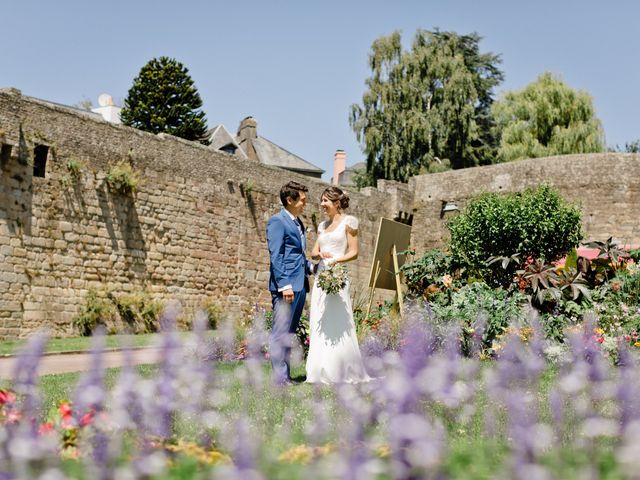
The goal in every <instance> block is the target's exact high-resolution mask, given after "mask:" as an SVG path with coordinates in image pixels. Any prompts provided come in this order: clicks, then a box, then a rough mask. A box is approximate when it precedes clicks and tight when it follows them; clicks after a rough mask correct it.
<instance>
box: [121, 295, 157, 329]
mask: <svg viewBox="0 0 640 480" xmlns="http://www.w3.org/2000/svg"><path fill="white" fill-rule="evenodd" d="M110 298H111V300H112V301H113V303H114V304H115V306H116V308H117V309H118V313H119V314H120V318H121V320H122V321H123V322H124V324H125V325H126V326H127V327H128V328H129V329H131V330H132V332H133V333H152V332H157V331H158V327H159V318H160V313H161V312H162V310H163V308H164V305H163V303H162V302H160V301H158V300H154V299H153V298H152V297H151V295H150V294H149V293H148V292H145V291H142V292H135V293H131V294H128V295H121V296H120V297H115V296H113V295H111V296H110Z"/></svg>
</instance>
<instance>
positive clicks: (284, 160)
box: [253, 137, 324, 175]
mask: <svg viewBox="0 0 640 480" xmlns="http://www.w3.org/2000/svg"><path fill="white" fill-rule="evenodd" d="M253 148H255V150H256V154H257V155H258V158H259V159H260V163H264V164H265V165H273V166H275V167H281V168H286V169H288V170H296V171H299V172H310V173H318V174H320V175H322V174H323V173H324V170H323V169H321V168H319V167H316V166H315V165H313V164H312V163H309V162H307V161H306V160H303V159H302V158H300V157H298V156H297V155H294V154H293V153H291V152H289V151H288V150H286V149H284V148H282V147H281V146H279V145H277V144H275V143H273V142H272V141H270V140H267V139H266V138H264V137H256V138H255V139H253Z"/></svg>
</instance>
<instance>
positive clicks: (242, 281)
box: [0, 89, 640, 339]
mask: <svg viewBox="0 0 640 480" xmlns="http://www.w3.org/2000/svg"><path fill="white" fill-rule="evenodd" d="M0 144H1V145H0V147H1V148H2V149H1V151H0V339H2V338H15V337H20V336H25V335H26V334H28V333H30V332H32V331H33V330H35V329H37V328H40V327H46V328H49V329H50V330H51V331H52V332H53V333H54V334H56V335H69V334H71V333H73V328H72V320H73V318H74V317H75V316H76V315H77V313H78V312H79V311H80V309H81V306H82V305H83V303H84V300H85V297H86V294H87V292H88V291H89V289H109V290H110V291H112V293H113V294H114V295H116V296H117V295H123V294H127V293H132V292H137V291H141V290H146V291H148V292H149V293H150V294H151V295H152V296H153V297H155V298H157V299H160V300H162V301H169V300H177V301H179V302H180V303H181V305H182V307H183V309H184V312H185V316H189V315H190V314H192V313H193V311H194V310H195V309H197V308H199V307H200V306H201V305H202V303H203V302H205V301H210V302H216V303H218V304H219V305H220V306H221V307H223V309H224V310H225V311H226V312H227V313H228V314H230V315H234V316H237V315H244V314H245V313H247V312H248V311H250V309H251V308H252V307H253V305H255V304H256V303H258V304H261V305H263V306H267V305H268V304H269V303H270V297H269V294H268V292H267V290H266V288H267V279H268V265H269V259H268V252H267V248H266V240H265V226H266V221H267V219H268V218H269V216H270V215H272V214H273V213H276V212H277V211H278V210H279V209H280V200H279V198H278V191H279V189H280V186H281V185H282V184H283V183H285V182H286V181H288V180H297V181H300V182H302V183H305V184H306V185H308V186H309V188H310V193H309V197H310V202H309V204H308V206H307V209H306V212H305V216H304V220H305V223H306V225H307V226H308V227H309V228H310V234H309V243H312V242H313V241H315V234H314V233H313V232H314V231H315V226H316V225H317V223H318V222H319V221H320V220H321V218H320V212H319V208H318V207H319V196H320V193H321V192H322V190H323V189H324V188H325V187H326V186H327V184H325V183H323V182H321V181H319V180H314V179H309V178H308V177H303V176H301V175H296V174H293V173H290V172H286V171H283V170H280V169H278V168H273V167H267V166H264V165H261V164H256V163H255V162H251V161H248V160H243V159H241V158H238V157H235V156H230V155H226V154H224V153H221V152H218V151H215V150H212V149H209V148H207V147H205V146H202V145H199V144H196V143H193V142H187V141H184V140H181V139H178V138H175V137H171V136H165V135H151V134H148V133H145V132H141V131H139V130H135V129H132V128H128V127H124V126H119V125H113V124H110V123H107V122H104V121H102V120H99V119H96V118H95V116H93V115H91V114H87V113H83V112H81V111H78V110H76V109H71V108H68V107H63V106H58V105H55V104H51V103H48V102H43V101H40V100H37V99H33V98H29V97H24V96H22V95H21V94H20V92H19V91H17V90H12V89H9V90H0ZM43 154H44V155H43ZM43 157H45V158H46V166H45V167H44V170H43V172H44V177H38V176H34V173H36V174H38V173H41V172H40V170H41V167H42V165H41V163H40V161H39V160H41V159H42V158H43ZM69 162H71V163H73V164H76V165H80V169H79V176H78V178H75V177H74V176H73V175H72V172H71V171H70V170H69V168H68V164H69ZM118 162H127V163H131V164H133V166H134V168H135V169H136V171H138V172H139V173H140V176H141V179H142V182H141V184H140V186H139V188H138V190H137V192H136V193H135V194H122V193H117V192H114V191H112V189H110V188H109V187H108V185H107V182H106V176H107V174H108V172H109V171H110V169H111V168H112V166H113V165H116V164H117V163H118ZM34 163H35V165H34ZM639 178H640V157H639V156H638V155H631V154H599V155H570V156H563V157H553V158H543V159H535V160H525V161H518V162H512V163H505V164H500V165H492V166H487V167H478V168H472V169H465V170H457V171H449V172H444V173H438V174H431V175H422V176H418V177H414V178H412V179H411V181H410V182H409V183H408V184H399V183H397V182H388V181H381V182H379V184H378V188H377V189H376V188H367V189H363V190H362V191H361V192H360V193H357V192H352V201H351V205H352V208H351V213H352V214H354V215H356V216H357V217H359V218H360V220H361V228H360V250H361V255H360V257H359V258H358V260H357V261H356V262H355V264H354V267H353V268H352V271H353V274H352V276H353V280H354V281H353V286H354V292H353V293H354V296H355V297H356V298H363V296H364V293H365V285H366V283H367V280H368V276H369V268H370V263H371V259H372V256H373V250H374V247H375V240H376V239H375V236H376V234H377V231H378V222H379V218H380V217H381V216H384V217H387V218H395V219H399V220H405V221H411V220H412V221H413V233H412V244H413V246H415V247H416V248H417V249H418V251H423V250H425V249H427V248H432V247H435V246H441V245H443V243H444V241H445V239H446V229H445V222H446V220H447V218H448V217H449V215H451V213H445V214H442V205H443V202H446V201H454V202H456V204H457V206H458V207H459V208H462V207H463V206H464V204H465V203H466V202H467V201H468V200H469V199H470V198H471V197H473V196H475V195H477V194H478V193H480V192H483V191H496V192H513V191H521V190H523V189H525V188H527V187H533V186H537V185H539V184H540V183H542V182H548V183H550V184H552V185H554V186H556V187H557V188H558V189H559V190H560V192H561V194H562V195H563V197H565V198H566V199H567V200H569V201H572V202H575V203H577V204H578V205H580V206H581V208H582V210H583V219H584V224H585V225H584V226H585V231H586V234H587V238H589V239H606V238H608V237H609V236H611V235H613V236H614V237H615V238H617V239H618V240H620V241H622V242H625V243H634V244H638V243H640V228H639V222H638V212H640V192H639V190H640V181H639V180H638V179H639ZM453 214H455V212H454V213H453ZM381 293H382V294H383V295H384V294H385V292H381ZM387 293H388V292H387Z"/></svg>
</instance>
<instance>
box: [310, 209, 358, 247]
mask: <svg viewBox="0 0 640 480" xmlns="http://www.w3.org/2000/svg"><path fill="white" fill-rule="evenodd" d="M328 223H329V220H326V221H324V222H322V223H321V224H320V225H318V246H319V247H320V251H321V252H329V253H330V254H331V255H332V256H333V257H341V256H343V255H344V254H345V253H347V247H348V245H347V232H346V227H347V226H349V228H351V229H353V230H357V229H358V219H357V218H356V217H353V216H351V215H347V216H345V217H344V218H343V219H342V220H341V221H340V223H339V224H338V226H337V227H336V228H335V229H334V230H331V231H330V232H327V231H326V226H327V224H328Z"/></svg>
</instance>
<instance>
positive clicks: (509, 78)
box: [0, 0, 640, 180]
mask: <svg viewBox="0 0 640 480" xmlns="http://www.w3.org/2000/svg"><path fill="white" fill-rule="evenodd" d="M0 12H2V17H1V18H2V22H1V24H2V29H1V30H0V31H1V32H2V33H1V35H2V44H3V47H2V50H3V54H2V61H1V62H0V87H15V88H18V89H20V90H22V92H23V94H25V95H29V96H34V97H38V98H42V99H45V100H51V101H55V102H59V103H63V104H76V103H78V102H79V101H81V100H83V99H90V100H92V101H93V102H94V104H95V103H97V97H98V95H99V94H101V93H103V92H106V93H109V94H111V95H112V96H113V97H114V98H115V99H116V100H120V101H121V100H122V99H123V98H124V97H126V94H127V91H128V89H129V88H130V87H131V83H132V80H133V78H134V77H135V76H136V75H137V74H138V72H139V70H140V68H141V67H142V66H143V65H144V64H145V63H146V62H147V61H148V60H149V59H151V58H153V57H158V56H161V55H167V56H170V57H174V58H176V59H178V60H179V61H181V62H182V63H184V64H185V65H186V66H187V68H188V69H189V71H190V74H191V76H192V77H193V79H194V81H195V83H196V86H197V87H198V90H199V91H200V95H201V96H202V99H203V101H204V107H203V109H204V111H205V112H206V114H207V120H208V124H209V126H210V127H212V126H214V125H217V124H218V123H223V124H224V125H225V126H226V127H227V129H228V130H229V131H231V132H235V131H236V129H237V126H238V124H239V122H240V120H242V119H243V118H244V117H246V116H248V115H253V116H254V117H255V118H256V120H257V121H258V134H259V135H261V136H263V137H266V138H268V139H269V140H271V141H273V142H275V143H277V144H279V145H281V146H282V147H285V148H287V149H288V150H290V151H292V152H293V153H295V154H297V155H299V156H301V157H302V158H304V159H306V160H308V161H310V162H312V163H314V164H316V165H318V166H320V167H322V168H324V169H325V170H327V173H325V175H324V177H323V178H325V179H326V180H328V179H329V177H330V176H331V169H332V161H333V153H334V152H335V150H336V149H338V148H340V149H344V150H345V151H346V153H347V158H348V163H349V164H352V163H355V162H358V161H361V160H363V158H364V157H363V155H362V153H361V149H360V146H359V145H358V143H357V141H356V137H355V134H354V133H353V131H352V130H351V128H350V127H349V123H348V116H349V109H350V105H351V104H352V103H358V102H360V100H361V97H362V93H363V92H364V88H365V85H364V81H365V79H366V78H367V77H368V75H369V71H368V67H367V58H368V55H369V50H370V46H371V43H372V42H373V40H375V39H376V38H377V37H379V36H382V35H388V34H390V33H392V32H393V31H394V30H400V31H401V32H402V34H403V41H404V42H405V44H406V45H409V43H410V42H411V39H412V37H413V35H414V33H415V31H416V29H418V28H422V29H426V30H430V29H434V28H439V29H440V30H452V31H455V32H458V33H470V32H478V33H479V34H480V35H481V36H482V37H483V40H482V42H481V44H480V45H481V49H482V50H483V51H491V52H494V53H498V54H500V55H501V58H502V61H503V63H502V65H501V67H502V69H503V71H504V72H505V82H504V83H503V84H502V85H501V86H500V87H499V88H498V90H497V93H498V95H499V94H500V92H502V91H505V90H511V89H520V88H523V87H524V86H525V85H527V84H528V83H530V82H531V81H533V80H535V78H536V77H537V76H538V75H539V74H541V73H542V72H544V71H551V72H553V73H555V74H557V75H560V76H561V77H562V78H563V79H564V80H565V81H566V82H567V83H568V84H569V85H571V86H572V87H574V88H578V89H582V90H586V91H587V92H588V93H590V94H591V95H592V96H593V99H594V102H595V106H596V112H597V115H598V117H599V118H600V119H601V120H602V123H603V126H604V129H605V134H606V140H607V144H608V145H610V146H614V145H616V144H617V145H620V146H623V145H624V144H625V142H630V141H632V140H635V139H638V138H640V122H639V121H638V112H640V61H639V53H638V52H640V36H639V35H638V19H639V18H640V2H637V1H635V0H621V1H616V0H611V1H610V2H603V1H594V0H582V1H578V0H575V1H574V0H555V1H549V0H535V1H518V0H495V1H493V0H484V1H480V0H475V1H473V0H469V1H465V0H448V1H447V0H439V1H434V0H423V1H418V0H416V1H402V0H398V1H395V2H391V1H378V0H370V1H359V0H352V1H349V0H342V1H334V0H324V1H322V2H311V1H306V2H305V1H302V0H298V1H278V0H273V1H266V0H262V1H257V0H256V1H254V0H245V1H242V2H233V1H227V2H216V1H208V2H207V1H189V0H184V1H182V2H177V1H173V2H169V1H165V0H156V1H146V0H145V1H142V0H139V1H134V0H129V1H121V0H115V1H111V2H108V3H107V2H90V1H86V0H85V1H80V0H77V1H71V0H56V1H45V0H42V1H32V0H20V1H17V0H14V1H9V0H0Z"/></svg>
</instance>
